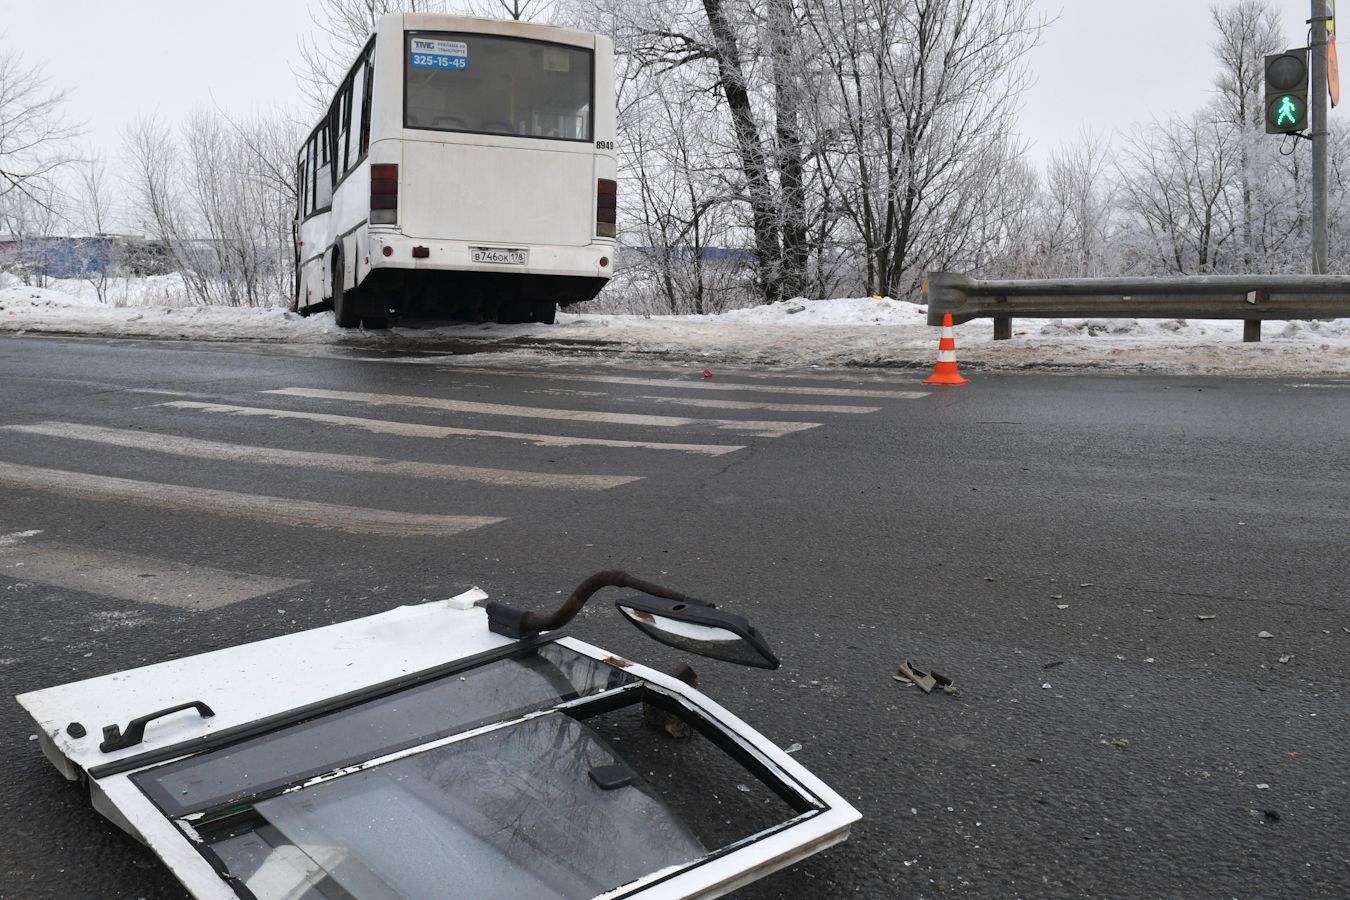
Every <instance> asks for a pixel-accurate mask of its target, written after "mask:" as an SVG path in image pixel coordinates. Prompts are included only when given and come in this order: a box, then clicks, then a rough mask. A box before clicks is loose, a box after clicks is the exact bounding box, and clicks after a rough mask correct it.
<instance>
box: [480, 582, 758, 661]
mask: <svg viewBox="0 0 1350 900" xmlns="http://www.w3.org/2000/svg"><path fill="white" fill-rule="evenodd" d="M606 587H623V588H631V589H633V590H638V591H642V592H643V593H644V594H646V595H647V596H645V597H633V598H630V599H628V600H619V601H617V602H616V603H615V604H614V605H615V606H617V607H618V609H619V612H621V613H623V614H624V616H625V617H626V618H627V619H628V621H630V622H632V623H633V624H634V625H636V626H637V627H638V628H640V629H642V632H643V633H644V634H646V635H647V636H648V637H650V638H652V639H653V640H656V641H660V642H661V643H663V644H666V645H667V646H670V647H674V648H676V649H678V650H685V651H687V652H689V653H697V654H698V655H699V656H707V657H711V658H712V659H720V660H722V661H723V662H730V663H736V664H738V665H742V666H756V667H758V668H761V669H776V668H778V666H779V662H778V657H776V656H774V655H773V651H772V650H770V649H769V644H768V642H767V641H765V640H764V638H763V637H762V636H761V635H760V633H759V632H758V631H756V630H755V627H754V626H753V625H751V624H750V623H749V622H748V621H747V620H746V618H745V617H744V616H738V615H736V614H735V613H729V612H726V611H724V610H720V609H715V608H714V607H713V605H712V604H711V603H708V602H707V601H706V600H698V599H695V598H694V597H690V596H687V595H685V594H681V593H680V592H678V591H672V590H671V589H670V588H664V587H661V586H660V585H659V584H652V583H651V582H650V581H643V580H642V579H640V578H634V577H633V576H632V575H629V574H628V573H627V572H619V571H607V572H596V573H595V574H594V575H592V576H591V577H589V578H587V579H586V580H585V581H583V582H581V584H579V585H577V587H576V590H574V591H572V595H571V596H570V597H568V598H567V600H566V601H564V602H563V605H562V606H560V607H558V608H557V609H556V610H554V611H553V612H551V613H548V614H547V615H544V614H540V613H536V612H529V611H527V610H522V609H516V608H515V607H511V606H507V605H506V604H505V603H499V602H497V601H495V600H494V601H491V602H489V603H487V604H486V605H485V609H486V611H487V617H488V629H489V630H490V631H491V632H492V633H493V634H501V635H505V636H506V637H509V638H512V639H514V640H522V639H528V638H532V637H534V636H536V635H538V634H540V633H541V632H545V631H553V630H555V629H558V628H562V627H563V626H564V625H566V624H567V623H568V622H570V621H572V619H573V618H575V617H576V614H577V613H579V612H581V608H582V607H583V606H585V605H586V601H587V600H589V599H591V596H592V595H593V594H594V593H595V592H596V591H598V590H600V589H601V588H606Z"/></svg>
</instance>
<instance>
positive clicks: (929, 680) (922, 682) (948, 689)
mask: <svg viewBox="0 0 1350 900" xmlns="http://www.w3.org/2000/svg"><path fill="white" fill-rule="evenodd" d="M891 677H892V678H894V679H895V680H896V681H899V682H902V683H908V684H912V685H914V686H915V687H917V688H918V689H919V690H921V691H923V692H924V693H925V694H931V693H933V691H934V690H935V689H936V688H942V693H944V694H951V695H952V696H953V697H959V696H961V689H960V688H958V687H957V686H956V685H955V684H953V683H952V680H951V679H950V678H948V677H947V676H946V675H943V674H942V673H941V672H925V671H923V670H922V669H916V668H914V666H913V664H911V663H910V661H909V660H905V661H904V662H902V663H901V664H900V670H899V671H898V672H897V673H896V674H895V675H892V676H891Z"/></svg>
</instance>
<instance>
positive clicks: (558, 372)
mask: <svg viewBox="0 0 1350 900" xmlns="http://www.w3.org/2000/svg"><path fill="white" fill-rule="evenodd" d="M455 358H457V357H433V358H430V359H425V358H423V359H412V358H410V359H398V360H388V359H382V360H380V362H391V361H392V362H399V363H421V364H423V365H428V364H431V365H442V366H445V367H446V368H448V369H452V370H454V371H455V372H462V373H464V374H467V375H500V376H505V377H510V378H542V379H547V380H549V381H589V382H593V383H595V384H626V385H635V386H637V387H650V388H679V389H681V390H684V389H686V388H688V389H690V390H695V391H746V392H748V393H763V394H798V395H801V396H807V397H858V398H874V399H877V400H921V399H923V398H924V397H927V396H928V395H929V392H928V391H887V390H876V389H873V388H833V387H818V386H814V385H805V384H800V385H787V384H743V383H741V382H734V381H717V380H716V379H703V380H694V379H692V378H688V377H685V378H638V377H635V376H624V375H593V374H590V373H586V372H571V371H568V370H565V369H549V370H548V371H545V372H524V371H516V370H514V369H483V368H474V367H470V366H458V365H454V364H453V363H451V362H450V360H451V359H455ZM736 374H737V376H738V377H739V376H745V377H751V376H749V375H748V374H747V373H742V372H737V373H736ZM754 377H762V376H754Z"/></svg>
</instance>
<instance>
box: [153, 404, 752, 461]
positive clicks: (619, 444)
mask: <svg viewBox="0 0 1350 900" xmlns="http://www.w3.org/2000/svg"><path fill="white" fill-rule="evenodd" d="M156 406H167V407H173V408H176V409H197V410H201V411H203V412H211V413H225V414H227V415H232V416H257V417H261V418H270V419H298V420H301V421H305V422H320V423H323V424H324V425H341V426H346V427H348V428H360V429H362V430H363V431H368V432H370V433H372V434H394V435H399V436H400V437H419V438H446V437H488V438H505V439H507V440H513V441H525V442H526V443H529V444H535V445H537V446H540V447H616V448H621V449H637V450H675V451H679V452H682V453H700V454H703V455H705V456H721V455H722V454H724V453H735V452H736V451H737V450H743V449H745V448H744V447H743V446H740V445H734V444H667V443H662V442H661V441H619V440H609V439H606V438H584V437H564V436H562V435H554V434H521V433H519V432H514V431H484V430H482V429H479V428H450V427H447V426H444V425H421V424H418V423H416V422H390V421H387V420H385V419H361V418H357V417H356V416H337V415H332V414H329V413H315V412H302V411H300V410H294V409H269V408H267V407H258V406H234V405H231V404H228V403H201V402H199V401H195V400H171V401H169V402H167V403H158V404H156Z"/></svg>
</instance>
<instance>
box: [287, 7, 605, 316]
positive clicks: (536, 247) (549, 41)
mask: <svg viewBox="0 0 1350 900" xmlns="http://www.w3.org/2000/svg"><path fill="white" fill-rule="evenodd" d="M614 117H615V103H614V54H613V44H612V43H611V42H610V40H609V39H608V38H606V37H603V36H601V35H596V34H589V33H586V32H583V31H575V30H572V29H569V28H558V27H554V26H549V25H534V24H527V23H522V22H510V21H494V20H489V19H475V18H465V17H461V16H446V15H426V14H394V15H386V16H383V17H381V18H380V20H379V22H378V24H377V25H376V27H375V31H374V34H373V35H372V36H371V38H370V41H369V43H368V44H367V45H366V48H365V50H364V51H363V52H362V53H361V55H360V56H359V57H358V58H357V60H356V62H355V63H354V64H353V65H352V67H351V69H350V70H349V71H348V72H347V76H346V78H345V79H344V80H343V82H342V85H341V87H339V88H338V91H337V94H336V96H335V97H334V98H333V102H332V104H331V105H330V107H329V110H328V114H327V115H326V116H325V117H324V118H323V121H321V122H320V123H319V124H318V126H317V127H315V129H314V131H313V132H312V133H311V134H310V136H309V139H308V140H307V141H305V144H304V146H303V147H301V148H300V156H299V165H298V167H297V173H298V209H297V211H296V220H297V236H296V237H297V241H296V242H297V253H296V262H297V265H296V286H295V288H296V291H295V307H296V309H297V310H298V311H300V312H302V313H306V314H308V313H310V312H314V311H317V310H320V309H332V310H333V311H334V314H335V316H336V319H337V323H338V324H339V325H341V326H343V327H344V328H350V327H354V326H356V325H358V324H361V323H363V322H364V324H365V325H366V327H368V328H382V327H386V326H387V325H388V323H389V317H390V316H391V315H397V314H399V313H401V312H404V311H419V312H422V313H424V314H426V315H431V316H449V317H455V318H469V319H489V318H495V319H496V320H497V321H499V322H503V323H519V322H526V321H537V322H549V323H551V322H552V321H553V320H554V316H555V315H556V312H557V308H558V306H559V305H563V306H566V305H568V304H571V303H578V302H581V301H584V300H589V299H591V298H592V297H594V296H595V295H596V294H597V293H598V292H599V291H600V289H601V288H602V287H604V285H605V284H606V282H608V280H609V277H610V275H611V273H612V272H613V269H614V255H615V250H616V247H615V241H614V223H615V201H616V182H615V178H616V172H617V167H616V163H615V156H614V128H615V122H614Z"/></svg>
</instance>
